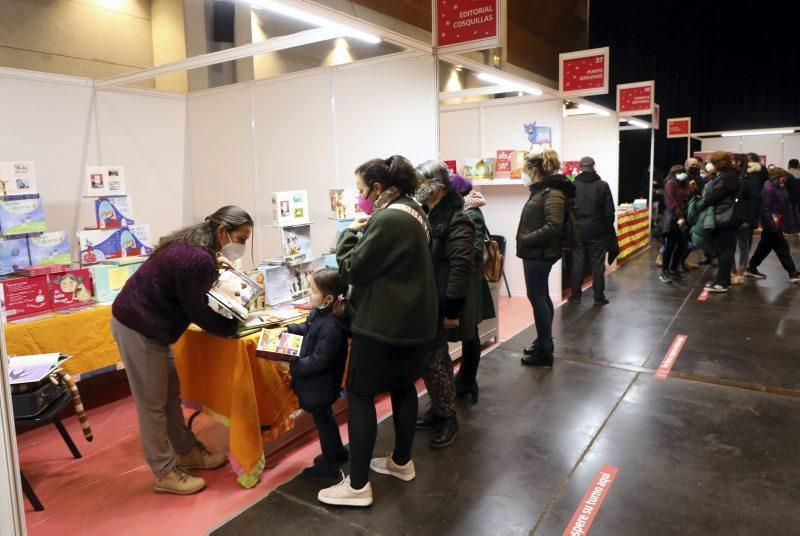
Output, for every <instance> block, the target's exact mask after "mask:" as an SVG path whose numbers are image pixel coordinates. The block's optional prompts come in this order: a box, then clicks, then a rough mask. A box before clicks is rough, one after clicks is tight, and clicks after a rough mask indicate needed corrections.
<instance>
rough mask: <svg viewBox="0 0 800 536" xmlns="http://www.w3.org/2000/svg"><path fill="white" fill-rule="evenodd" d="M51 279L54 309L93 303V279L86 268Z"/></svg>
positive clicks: (51, 277)
mask: <svg viewBox="0 0 800 536" xmlns="http://www.w3.org/2000/svg"><path fill="white" fill-rule="evenodd" d="M49 278H50V300H51V302H52V304H53V309H66V308H69V307H75V306H78V305H86V304H88V303H90V302H91V301H92V296H93V295H94V294H93V292H92V277H91V275H90V272H89V270H87V269H86V268H80V269H75V270H68V271H66V272H64V273H60V274H51V275H50V276H49Z"/></svg>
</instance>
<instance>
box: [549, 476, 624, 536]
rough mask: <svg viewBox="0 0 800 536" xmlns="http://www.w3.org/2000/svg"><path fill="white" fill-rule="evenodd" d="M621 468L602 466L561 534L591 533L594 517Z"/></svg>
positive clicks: (570, 535) (568, 535)
mask: <svg viewBox="0 0 800 536" xmlns="http://www.w3.org/2000/svg"><path fill="white" fill-rule="evenodd" d="M618 471H619V469H617V468H616V467H612V466H610V465H604V466H602V467H600V470H599V471H598V472H597V474H596V475H595V476H594V480H593V481H592V484H591V486H589V489H587V490H586V495H584V496H583V500H582V501H581V503H580V504H579V505H578V508H577V510H575V514H573V516H572V519H570V520H569V525H567V528H565V529H564V533H563V534H562V535H561V536H584V535H586V534H589V528H590V527H591V526H592V523H594V518H595V516H596V515H597V512H598V511H600V506H602V504H603V501H604V500H605V499H606V495H608V492H609V491H611V484H613V483H614V481H615V480H616V479H617V472H618Z"/></svg>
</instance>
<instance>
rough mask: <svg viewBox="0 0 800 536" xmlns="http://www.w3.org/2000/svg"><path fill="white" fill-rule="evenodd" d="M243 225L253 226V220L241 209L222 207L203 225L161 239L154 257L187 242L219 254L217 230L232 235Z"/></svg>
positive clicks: (193, 226)
mask: <svg viewBox="0 0 800 536" xmlns="http://www.w3.org/2000/svg"><path fill="white" fill-rule="evenodd" d="M242 225H250V226H252V225H253V218H251V217H250V214H248V213H247V212H245V210H244V209H243V208H241V207H236V206H232V205H229V206H227V207H222V208H221V209H219V210H218V211H216V212H215V213H214V214H212V215H211V216H208V217H207V218H206V219H205V220H204V221H203V223H199V224H197V225H192V226H191V227H186V228H184V229H181V230H179V231H175V232H173V233H170V234H168V235H167V236H163V237H161V240H159V241H158V246H157V247H156V249H155V251H153V255H156V254H158V253H160V252H161V251H164V250H165V249H166V248H168V247H169V246H171V245H172V244H174V243H175V242H186V243H188V244H192V245H193V246H200V247H203V248H206V249H207V250H208V251H210V252H211V253H216V252H217V230H218V229H219V228H220V227H222V228H223V229H225V230H226V231H227V232H229V233H232V232H233V231H235V230H236V229H238V228H239V227H241V226H242Z"/></svg>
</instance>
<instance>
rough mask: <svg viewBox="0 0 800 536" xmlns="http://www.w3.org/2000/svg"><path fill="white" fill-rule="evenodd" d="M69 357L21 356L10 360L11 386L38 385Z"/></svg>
mask: <svg viewBox="0 0 800 536" xmlns="http://www.w3.org/2000/svg"><path fill="white" fill-rule="evenodd" d="M67 359H69V356H66V355H64V354H38V355H19V356H13V357H9V358H8V379H9V382H8V383H9V384H11V385H19V384H22V383H36V382H39V381H41V380H43V379H44V378H45V377H47V376H48V375H50V374H52V373H53V372H55V370H56V369H57V368H58V367H60V366H61V365H62V364H63V363H64V361H66V360H67Z"/></svg>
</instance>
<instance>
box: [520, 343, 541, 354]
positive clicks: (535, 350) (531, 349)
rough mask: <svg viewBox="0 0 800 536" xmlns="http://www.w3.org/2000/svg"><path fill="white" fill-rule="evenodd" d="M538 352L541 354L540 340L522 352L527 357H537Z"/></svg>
mask: <svg viewBox="0 0 800 536" xmlns="http://www.w3.org/2000/svg"><path fill="white" fill-rule="evenodd" d="M538 352H539V339H536V340H535V341H533V343H532V344H531V345H530V346H528V347H527V348H525V349H523V350H522V353H523V354H525V355H536V354H537V353H538Z"/></svg>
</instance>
